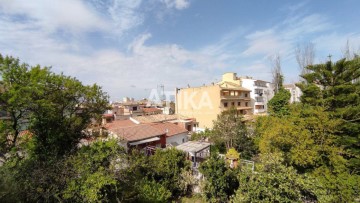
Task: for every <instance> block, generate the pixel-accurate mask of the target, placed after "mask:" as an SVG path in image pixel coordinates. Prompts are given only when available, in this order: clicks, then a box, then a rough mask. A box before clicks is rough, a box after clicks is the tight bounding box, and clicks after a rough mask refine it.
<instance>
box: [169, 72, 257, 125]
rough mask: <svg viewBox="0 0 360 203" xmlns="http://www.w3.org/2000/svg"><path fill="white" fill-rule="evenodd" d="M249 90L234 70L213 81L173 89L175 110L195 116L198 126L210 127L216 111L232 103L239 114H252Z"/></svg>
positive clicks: (178, 112)
mask: <svg viewBox="0 0 360 203" xmlns="http://www.w3.org/2000/svg"><path fill="white" fill-rule="evenodd" d="M250 92H251V90H249V89H246V88H244V87H242V84H241V80H240V79H239V78H238V77H236V74H234V73H225V74H224V75H223V76H222V81H221V82H219V83H216V84H215V83H214V84H211V85H207V86H201V87H188V88H181V89H176V94H175V105H176V106H175V112H176V114H179V115H182V116H186V117H190V118H196V121H197V122H198V123H199V128H212V127H213V121H214V120H216V118H217V115H218V114H220V113H221V112H222V111H224V110H227V109H229V108H230V107H235V108H236V109H237V112H238V114H252V112H253V107H252V106H251V99H250Z"/></svg>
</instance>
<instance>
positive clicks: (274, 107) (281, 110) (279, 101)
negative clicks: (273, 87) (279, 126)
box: [268, 87, 291, 117]
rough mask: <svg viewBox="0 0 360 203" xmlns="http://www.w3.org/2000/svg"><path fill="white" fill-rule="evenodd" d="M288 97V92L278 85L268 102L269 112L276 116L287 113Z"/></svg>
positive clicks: (289, 95)
mask: <svg viewBox="0 0 360 203" xmlns="http://www.w3.org/2000/svg"><path fill="white" fill-rule="evenodd" d="M290 97H291V94H290V92H289V91H287V90H286V89H284V88H283V87H280V89H279V91H278V92H277V93H276V94H275V95H274V97H273V98H272V99H271V100H270V101H269V103H268V105H269V113H270V114H271V115H274V116H278V117H281V116H285V115H289V101H290Z"/></svg>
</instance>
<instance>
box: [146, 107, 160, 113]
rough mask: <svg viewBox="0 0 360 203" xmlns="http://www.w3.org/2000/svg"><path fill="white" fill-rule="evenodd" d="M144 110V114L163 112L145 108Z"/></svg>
mask: <svg viewBox="0 0 360 203" xmlns="http://www.w3.org/2000/svg"><path fill="white" fill-rule="evenodd" d="M142 110H143V112H144V113H152V112H162V110H161V109H158V108H143V109H142Z"/></svg>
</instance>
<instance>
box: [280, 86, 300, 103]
mask: <svg viewBox="0 0 360 203" xmlns="http://www.w3.org/2000/svg"><path fill="white" fill-rule="evenodd" d="M284 88H285V89H286V90H288V91H289V92H290V94H291V98H290V103H295V102H300V97H301V95H302V92H301V90H300V88H299V87H297V86H296V85H295V84H287V85H284Z"/></svg>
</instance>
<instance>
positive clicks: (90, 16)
mask: <svg viewBox="0 0 360 203" xmlns="http://www.w3.org/2000/svg"><path fill="white" fill-rule="evenodd" d="M357 8H360V1H358V0H342V1H335V0H333V1H329V0H317V1H310V0H308V1H295V0H293V1H290V0H289V1H284V0H277V1H269V0H254V1H245V0H233V1H231V0H227V1H220V0H147V1H145V0H128V1H125V0H87V1H85V0H83V1H82V0H61V1H60V0H52V1H50V0H31V1H26V0H0V53H1V54H3V55H12V56H15V57H19V58H20V59H21V60H22V61H25V62H28V63H29V64H31V65H35V64H40V65H44V66H52V69H53V71H55V72H63V73H65V74H66V75H71V76H74V77H76V78H78V79H80V80H81V81H83V82H84V83H85V84H92V83H97V84H99V85H101V86H103V89H104V90H105V91H106V92H108V93H109V95H110V96H111V100H120V99H121V98H122V97H124V96H130V97H135V98H142V97H148V96H149V93H150V90H151V89H152V88H157V86H159V85H160V84H164V85H165V89H166V90H173V89H174V88H175V87H185V86H187V85H188V84H189V85H190V86H197V85H202V84H209V83H211V82H216V81H219V80H220V78H221V75H222V74H223V73H224V72H237V73H238V75H243V76H252V77H254V78H256V79H263V80H268V81H271V73H270V70H271V62H270V60H269V58H270V57H272V56H274V55H276V54H279V55H280V57H281V62H282V70H283V73H284V76H285V81H286V82H287V83H290V82H296V81H297V80H298V78H299V77H298V74H299V68H298V65H297V63H296V60H295V55H294V50H295V47H296V46H297V45H298V44H300V45H301V44H306V43H309V42H311V43H313V44H315V62H316V63H321V62H324V61H326V60H327V56H328V55H329V54H331V55H332V58H333V59H334V60H336V59H339V58H341V57H342V56H343V51H344V48H345V45H346V42H347V41H349V44H350V50H351V51H353V52H357V53H358V52H360V26H359V22H360V14H359V12H358V9H357Z"/></svg>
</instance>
